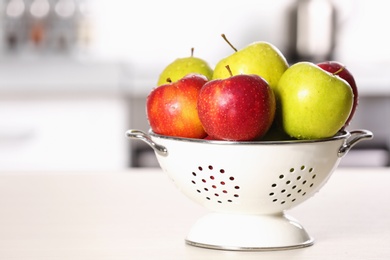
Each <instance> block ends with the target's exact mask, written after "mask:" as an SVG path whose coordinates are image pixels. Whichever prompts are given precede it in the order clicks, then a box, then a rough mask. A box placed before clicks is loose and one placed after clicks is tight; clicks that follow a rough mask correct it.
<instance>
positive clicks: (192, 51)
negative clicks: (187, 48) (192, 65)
mask: <svg viewBox="0 0 390 260" xmlns="http://www.w3.org/2000/svg"><path fill="white" fill-rule="evenodd" d="M191 57H194V47H192V48H191Z"/></svg>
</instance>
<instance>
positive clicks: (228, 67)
mask: <svg viewBox="0 0 390 260" xmlns="http://www.w3.org/2000/svg"><path fill="white" fill-rule="evenodd" d="M225 67H226V69H227V70H228V71H229V74H230V77H233V73H232V70H231V69H230V66H229V65H226V66H225Z"/></svg>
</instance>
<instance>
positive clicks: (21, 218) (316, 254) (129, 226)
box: [0, 168, 390, 260]
mask: <svg viewBox="0 0 390 260" xmlns="http://www.w3.org/2000/svg"><path fill="white" fill-rule="evenodd" d="M389 184H390V169H389V168H360V169H352V168H339V169H338V170H337V171H336V172H335V173H334V174H333V176H332V177H331V179H330V180H329V182H328V183H327V184H326V185H325V186H324V187H323V188H322V189H321V190H320V192H319V193H317V194H316V195H315V196H314V197H313V198H310V199H309V200H308V201H306V202H304V203H303V204H302V205H299V206H298V207H296V208H294V209H292V210H290V211H288V214H289V215H292V216H293V217H294V218H296V219H298V220H299V221H300V223H301V224H302V225H303V226H304V227H305V228H306V230H307V231H308V232H309V234H310V235H312V236H313V237H314V238H315V243H314V245H313V246H310V247H306V248H301V249H294V250H285V251H264V252H258V251H256V252H238V251H222V250H213V249H204V248H198V247H193V246H190V245H187V244H185V242H184V239H185V237H186V235H187V232H188V231H189V229H190V227H191V226H192V224H193V223H194V222H195V221H196V220H197V219H198V218H199V217H201V216H203V215H205V214H206V213H207V212H208V211H207V210H205V209H203V208H202V207H200V206H199V205H197V204H195V203H193V202H192V201H190V200H189V199H188V198H187V197H185V196H184V195H182V194H181V193H180V192H179V191H178V190H177V189H176V187H175V186H174V185H173V183H172V182H171V181H170V180H169V178H168V177H167V176H166V175H165V174H164V173H163V172H162V171H161V170H160V169H129V170H128V171H124V172H94V173H92V172H63V173H60V172H56V173H51V172H50V173H44V172H41V173H40V172H36V173H0V259H1V260H13V259H15V260H16V259H18V260H21V259H23V260H24V259H28V260H38V259H39V260H63V259H72V260H78V259H83V260H89V259H93V260H101V259H113V260H114V259H115V260H121V259H126V260H128V259H136V260H141V259H159V260H160V259H169V260H172V259H180V260H185V259H212V260H218V259H240V260H245V259H267V260H270V259H283V260H285V259H290V260H291V259H292V260H294V259H310V260H314V259H315V260H321V259H326V260H329V259H354V260H358V259H364V260H368V259H390V246H389V243H390V201H389V200H390V188H389Z"/></svg>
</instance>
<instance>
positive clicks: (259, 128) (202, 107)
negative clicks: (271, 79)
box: [198, 68, 276, 141]
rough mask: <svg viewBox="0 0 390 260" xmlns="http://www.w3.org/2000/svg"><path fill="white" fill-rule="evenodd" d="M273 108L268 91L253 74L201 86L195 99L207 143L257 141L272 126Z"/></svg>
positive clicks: (263, 81)
mask: <svg viewBox="0 0 390 260" xmlns="http://www.w3.org/2000/svg"><path fill="white" fill-rule="evenodd" d="M225 69H226V68H225ZM275 107H276V102H275V96H274V93H273V91H272V89H271V88H270V86H269V85H268V83H267V82H266V81H265V80H264V79H263V78H261V77H260V76H258V75H254V74H250V75H249V74H242V75H235V76H230V77H229V78H226V79H215V80H211V81H209V82H207V83H206V84H205V85H204V86H203V88H202V89H201V91H200V94H199V98H198V113H199V118H200V121H201V122H202V125H203V127H204V129H205V130H206V132H207V134H208V135H209V137H208V139H216V140H230V141H250V140H254V139H257V138H260V137H261V136H263V135H264V134H265V133H266V132H267V131H268V129H269V128H270V126H271V124H272V121H273V119H274V115H275Z"/></svg>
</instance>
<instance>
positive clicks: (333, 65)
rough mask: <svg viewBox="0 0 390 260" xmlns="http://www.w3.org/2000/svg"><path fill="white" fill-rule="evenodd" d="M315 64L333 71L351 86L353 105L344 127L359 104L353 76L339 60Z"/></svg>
mask: <svg viewBox="0 0 390 260" xmlns="http://www.w3.org/2000/svg"><path fill="white" fill-rule="evenodd" d="M317 65H318V66H319V67H320V68H322V69H324V70H326V71H328V72H330V73H333V74H334V75H337V76H339V77H340V78H343V79H345V80H346V81H347V82H348V83H349V85H350V86H351V88H352V92H353V107H352V111H351V113H350V114H349V117H348V119H347V121H346V122H345V125H344V127H343V128H345V127H347V126H348V125H349V123H350V122H351V120H352V118H353V116H354V115H355V112H356V108H357V106H358V104H359V93H358V89H357V85H356V81H355V78H354V77H353V75H352V73H351V71H349V70H348V69H347V68H346V66H345V65H344V64H343V63H341V62H339V61H323V62H319V63H317Z"/></svg>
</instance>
